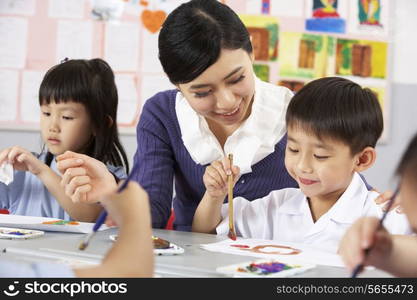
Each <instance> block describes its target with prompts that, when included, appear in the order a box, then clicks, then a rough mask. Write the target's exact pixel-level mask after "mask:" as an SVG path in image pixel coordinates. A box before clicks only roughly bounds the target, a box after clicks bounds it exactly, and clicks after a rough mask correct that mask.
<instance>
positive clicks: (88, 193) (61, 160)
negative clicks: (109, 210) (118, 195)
mask: <svg viewBox="0 0 417 300" xmlns="http://www.w3.org/2000/svg"><path fill="white" fill-rule="evenodd" d="M57 160H58V165H57V166H58V170H59V171H60V172H61V174H63V175H62V180H61V185H62V186H63V187H64V188H65V194H66V195H67V196H68V197H70V198H71V200H72V201H73V202H84V203H94V202H97V201H99V200H100V197H102V196H103V195H107V194H108V193H110V192H113V191H115V190H116V188H117V184H116V181H115V179H114V177H113V175H112V174H111V173H110V172H109V170H108V169H107V167H106V165H105V164H103V163H102V162H101V161H98V160H96V159H94V158H92V157H89V156H87V155H84V154H79V153H75V152H71V151H66V152H65V153H64V154H61V155H59V156H58V157H57Z"/></svg>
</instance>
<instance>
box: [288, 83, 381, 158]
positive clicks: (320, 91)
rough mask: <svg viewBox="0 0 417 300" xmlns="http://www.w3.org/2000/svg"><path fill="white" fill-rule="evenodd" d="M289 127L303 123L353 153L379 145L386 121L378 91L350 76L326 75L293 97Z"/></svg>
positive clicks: (314, 132)
mask: <svg viewBox="0 0 417 300" xmlns="http://www.w3.org/2000/svg"><path fill="white" fill-rule="evenodd" d="M286 124H287V127H292V126H301V127H302V128H304V129H306V130H308V131H311V132H312V133H313V134H315V135H316V136H317V137H319V138H326V137H327V138H334V139H336V140H339V141H341V142H343V143H345V144H346V145H348V146H349V147H350V150H351V153H352V155H354V154H356V153H359V152H360V151H362V150H363V149H364V148H365V147H367V146H370V147H375V145H376V142H377V141H378V139H379V137H380V136H381V133H382V130H383V127H384V124H383V117H382V110H381V106H380V104H379V102H378V99H377V97H376V95H375V93H374V92H372V91H371V90H370V89H368V88H362V87H361V86H359V85H358V84H356V83H354V82H353V81H350V80H348V79H344V78H340V77H325V78H320V79H317V80H314V81H311V82H310V83H308V84H307V85H305V86H304V87H303V88H302V89H301V90H300V91H299V92H298V93H296V94H295V96H294V97H293V98H292V99H291V101H290V104H289V106H288V110H287V114H286Z"/></svg>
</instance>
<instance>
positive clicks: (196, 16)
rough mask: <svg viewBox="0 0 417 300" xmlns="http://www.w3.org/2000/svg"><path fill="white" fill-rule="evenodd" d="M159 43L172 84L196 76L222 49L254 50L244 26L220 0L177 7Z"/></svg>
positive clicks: (163, 29) (165, 25)
mask: <svg viewBox="0 0 417 300" xmlns="http://www.w3.org/2000/svg"><path fill="white" fill-rule="evenodd" d="M158 45H159V60H160V61H161V64H162V67H163V69H164V71H165V73H166V74H167V76H168V78H169V80H170V81H171V82H172V83H173V84H180V83H187V82H190V81H192V80H194V79H195V78H197V77H198V76H199V75H200V74H201V73H203V72H204V71H205V70H206V69H207V68H208V67H209V66H211V65H212V64H214V63H215V62H216V61H217V60H218V58H219V56H220V52H221V50H222V49H228V50H236V49H244V50H245V51H246V52H247V53H248V54H250V53H252V44H251V42H250V37H249V33H248V31H247V29H246V27H245V25H244V24H243V23H242V21H241V20H240V19H239V17H238V16H237V14H236V13H235V12H234V11H233V10H232V9H230V8H229V7H228V6H227V5H224V4H222V3H220V2H218V1H217V0H192V1H190V2H187V3H184V4H182V5H180V6H179V7H177V8H176V9H175V10H174V11H172V12H171V13H170V14H169V15H168V17H167V19H166V20H165V22H164V24H163V25H162V29H161V32H160V33H159V43H158Z"/></svg>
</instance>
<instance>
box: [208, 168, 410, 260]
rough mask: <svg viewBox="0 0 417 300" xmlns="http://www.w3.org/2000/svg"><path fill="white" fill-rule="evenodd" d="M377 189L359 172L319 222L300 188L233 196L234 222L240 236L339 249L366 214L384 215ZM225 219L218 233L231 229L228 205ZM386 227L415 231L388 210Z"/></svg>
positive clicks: (224, 209)
mask: <svg viewBox="0 0 417 300" xmlns="http://www.w3.org/2000/svg"><path fill="white" fill-rule="evenodd" d="M378 195H379V194H378V193H377V192H375V191H368V190H367V188H366V185H365V183H364V182H363V180H362V179H361V178H360V176H359V175H358V174H357V173H355V174H354V176H353V178H352V181H351V183H350V184H349V186H348V188H347V189H346V191H345V192H344V193H343V194H342V196H341V197H340V198H339V199H338V201H337V202H336V203H335V204H334V205H333V206H332V207H331V208H330V210H329V211H328V212H327V213H325V214H324V215H322V216H321V217H320V218H319V220H317V221H316V222H315V223H314V222H313V218H312V216H311V211H310V208H309V204H308V201H307V198H306V196H305V195H304V194H303V193H302V191H301V190H300V189H295V188H287V189H282V190H276V191H272V192H271V193H270V194H269V195H268V196H265V197H264V198H260V199H256V200H254V201H248V200H246V199H244V198H242V197H237V198H235V199H233V206H234V222H235V229H236V233H237V235H238V236H241V237H244V238H255V239H268V240H277V241H279V242H297V243H303V244H309V245H312V246H315V247H317V248H321V249H323V250H326V251H330V252H336V251H337V249H338V245H339V242H340V240H341V238H342V237H343V235H344V233H345V231H346V230H347V229H348V228H349V227H350V226H351V225H352V224H353V223H354V222H355V221H356V220H357V219H358V218H360V217H362V216H375V217H379V218H380V217H381V216H382V214H383V211H382V208H381V206H380V205H377V204H376V203H375V201H374V200H375V198H377V197H378ZM221 214H222V218H223V220H222V222H221V223H220V224H219V225H218V227H217V228H216V231H217V234H219V235H226V234H227V233H228V231H229V217H228V204H227V203H226V204H223V206H222V210H221ZM384 226H385V228H387V229H388V231H390V232H391V233H393V234H411V232H412V231H411V228H410V226H409V223H408V221H407V219H406V217H405V215H404V214H398V213H396V212H395V211H393V212H390V213H388V215H387V217H386V219H385V220H384Z"/></svg>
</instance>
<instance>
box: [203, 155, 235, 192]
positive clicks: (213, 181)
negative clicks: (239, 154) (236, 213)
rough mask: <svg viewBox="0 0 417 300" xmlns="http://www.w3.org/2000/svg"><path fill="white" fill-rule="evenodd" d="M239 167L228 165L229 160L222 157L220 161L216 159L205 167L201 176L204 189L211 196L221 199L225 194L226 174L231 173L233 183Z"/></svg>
mask: <svg viewBox="0 0 417 300" xmlns="http://www.w3.org/2000/svg"><path fill="white" fill-rule="evenodd" d="M239 172H240V170H239V167H237V166H230V162H229V160H228V159H227V157H226V158H224V159H223V160H222V161H221V160H217V161H214V162H212V163H211V165H209V166H208V167H207V168H206V171H205V172H204V176H203V182H204V185H205V187H206V191H207V193H208V195H209V196H210V197H211V198H214V199H219V200H220V199H221V200H224V198H225V197H226V195H227V176H228V175H233V185H234V184H235V183H236V181H237V179H238V177H239Z"/></svg>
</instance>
